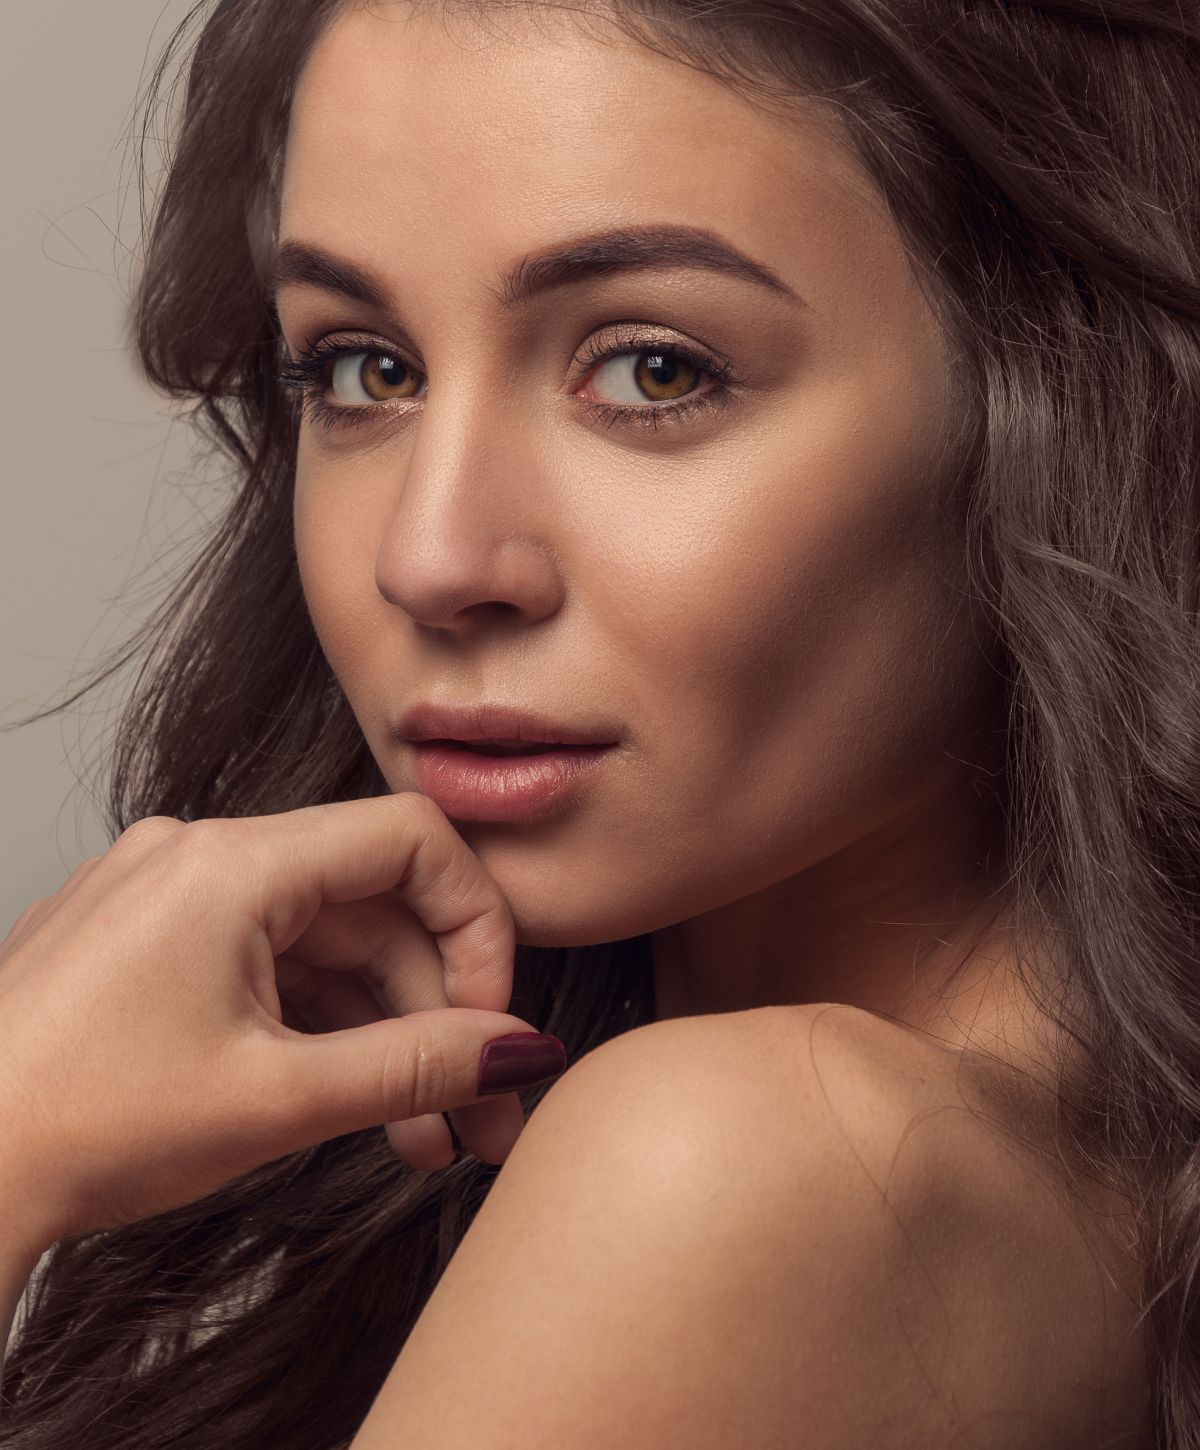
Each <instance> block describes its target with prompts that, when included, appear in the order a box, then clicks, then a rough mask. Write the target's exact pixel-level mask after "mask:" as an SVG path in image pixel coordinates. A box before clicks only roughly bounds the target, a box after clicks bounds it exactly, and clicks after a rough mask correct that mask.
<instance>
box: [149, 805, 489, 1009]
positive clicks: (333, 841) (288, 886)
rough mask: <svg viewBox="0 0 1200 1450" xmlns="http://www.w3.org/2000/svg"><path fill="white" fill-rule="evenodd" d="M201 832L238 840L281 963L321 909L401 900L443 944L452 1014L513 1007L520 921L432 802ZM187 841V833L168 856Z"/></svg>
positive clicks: (233, 851) (232, 846)
mask: <svg viewBox="0 0 1200 1450" xmlns="http://www.w3.org/2000/svg"><path fill="white" fill-rule="evenodd" d="M197 827H198V828H201V829H203V828H204V827H210V828H211V827H215V828H218V829H219V831H220V832H221V833H222V834H224V835H226V836H227V838H228V839H227V846H228V853H229V854H228V857H227V859H228V860H229V861H230V862H231V863H232V864H233V865H235V867H236V871H237V875H238V883H239V886H240V887H241V889H242V891H243V900H245V901H246V902H247V904H248V906H249V908H250V911H251V913H252V915H253V918H254V920H255V921H256V922H257V924H258V925H259V926H260V927H261V928H262V930H263V932H264V933H265V934H266V937H267V940H268V941H269V942H270V945H271V951H272V952H273V953H274V954H275V955H276V956H278V955H279V953H281V952H284V951H286V950H287V949H288V947H289V946H291V945H292V943H293V942H294V941H295V940H296V938H297V937H298V936H299V935H300V934H301V932H303V931H304V929H305V928H306V927H307V926H308V925H309V923H310V922H311V921H312V920H313V918H314V917H315V916H316V914H317V912H318V911H319V910H320V908H321V905H322V903H324V902H344V901H357V900H361V899H362V898H363V897H367V896H373V895H375V894H377V893H379V892H384V891H394V892H396V893H397V895H399V896H400V898H401V899H402V900H403V901H404V902H405V904H406V905H407V906H409V907H410V908H411V909H412V911H413V912H414V913H415V914H416V915H417V917H418V918H419V919H420V920H421V922H422V923H423V925H424V926H425V928H426V929H427V930H428V931H429V932H430V934H431V935H432V936H433V937H434V938H435V940H436V941H437V944H438V949H439V951H440V952H441V956H442V963H443V972H444V976H445V982H446V998H447V1001H448V1003H449V1005H450V1006H452V1007H480V1008H483V1009H485V1010H488V1011H492V1010H496V1008H495V1003H496V1001H497V996H496V989H497V986H498V985H501V986H502V987H503V990H504V994H505V995H504V1001H505V1002H506V1003H507V1001H508V999H509V997H510V996H511V994H512V967H513V953H514V951H515V947H516V928H515V925H514V922H513V917H512V912H511V911H510V910H509V907H508V903H507V901H505V899H504V896H503V894H502V893H501V891H500V888H499V887H498V886H497V885H496V883H495V881H494V880H493V879H492V877H491V876H490V875H489V874H488V872H487V871H486V870H485V869H484V867H483V863H482V862H481V861H480V860H479V858H478V856H476V855H475V853H474V852H473V851H472V850H471V848H470V847H469V846H468V845H467V843H466V842H465V841H464V840H463V838H462V837H461V836H460V835H459V834H458V832H457V831H456V830H455V829H454V827H453V825H452V824H451V822H450V820H449V817H447V815H446V814H445V812H444V811H443V810H442V808H441V807H440V806H439V805H437V804H436V802H434V801H433V800H431V799H430V798H429V797H428V796H425V795H421V794H420V793H419V792H417V791H401V792H398V793H396V794H394V795H386V796H370V797H367V798H366V799H363V800H354V801H334V802H330V803H328V804H324V805H315V806H302V807H300V808H299V809H298V810H294V811H283V812H279V813H277V814H274V815H266V816H253V817H243V818H238V819H230V818H213V819H210V820H204V821H197V822H194V823H193V825H192V826H189V827H188V830H194V829H195V828H197ZM231 828H232V829H231ZM234 831H236V832H237V835H236V837H235V836H234V834H233V832H234ZM186 835H187V831H184V832H180V833H178V834H177V835H176V836H175V837H173V838H172V839H171V840H170V841H169V842H168V843H167V845H166V847H165V849H168V850H169V849H171V848H172V847H173V846H174V845H175V843H176V842H182V840H183V838H184V837H185V836H186ZM397 969H398V970H399V969H402V968H400V967H398V968H397Z"/></svg>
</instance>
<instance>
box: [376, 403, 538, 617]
mask: <svg viewBox="0 0 1200 1450" xmlns="http://www.w3.org/2000/svg"><path fill="white" fill-rule="evenodd" d="M502 407H503V405H502V404H500V403H498V404H497V405H496V406H488V407H484V408H480V407H476V408H474V409H471V408H470V407H469V404H468V405H467V406H464V404H463V402H462V401H461V395H460V401H459V404H458V405H457V407H455V406H454V405H453V401H452V399H450V398H449V397H448V395H447V394H445V393H443V394H442V395H441V398H440V404H433V403H426V405H425V408H424V410H423V412H422V416H421V418H420V419H419V421H418V423H417V434H416V438H415V441H414V443H413V445H412V447H411V448H410V449H409V450H408V451H407V454H406V456H405V459H404V462H403V464H402V470H401V472H400V474H399V476H398V478H397V481H396V489H395V497H394V502H393V504H392V507H391V509H390V511H389V513H388V514H387V516H386V521H385V525H384V530H383V535H382V537H381V539H380V541H379V548H378V551H377V553H376V559H375V586H376V588H377V589H378V590H379V593H380V594H381V595H382V596H383V598H384V599H386V600H387V601H388V603H389V604H393V605H395V606H396V607H397V608H398V609H402V610H403V611H404V612H405V614H407V615H408V616H409V617H410V618H411V619H412V620H413V621H414V623H416V624H419V625H424V626H425V627H427V628H430V629H439V630H443V631H451V632H454V633H459V634H463V633H467V632H470V631H471V630H477V629H478V628H479V627H480V625H481V624H483V623H485V622H487V621H500V622H506V623H514V624H534V623H537V622H539V621H541V620H544V619H546V618H548V617H549V616H550V615H552V614H553V613H555V611H556V610H558V609H559V608H560V607H561V605H562V600H563V589H564V581H563V579H562V576H561V572H560V569H559V564H558V559H559V553H558V548H557V545H556V534H557V532H558V530H560V529H561V527H562V521H561V519H559V518H556V517H555V515H556V513H557V512H561V510H556V509H555V507H554V490H553V488H552V487H551V486H550V482H549V480H547V479H546V478H545V477H544V476H541V475H539V464H538V463H537V461H536V457H535V454H536V450H535V449H534V448H532V447H531V446H530V440H531V438H532V436H533V431H532V430H533V425H532V424H530V425H528V426H527V427H526V428H525V429H523V430H522V429H520V428H519V427H518V426H516V425H515V423H514V420H513V418H512V417H511V401H510V403H509V409H510V416H509V418H508V419H507V421H504V420H501V419H500V418H499V414H500V412H501V411H502ZM541 469H542V471H543V473H544V471H545V464H544V463H543V464H542V465H541Z"/></svg>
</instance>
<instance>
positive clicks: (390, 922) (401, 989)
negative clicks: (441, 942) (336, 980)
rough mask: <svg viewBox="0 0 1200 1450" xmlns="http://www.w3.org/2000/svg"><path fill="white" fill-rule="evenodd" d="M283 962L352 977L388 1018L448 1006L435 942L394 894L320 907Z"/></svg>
mask: <svg viewBox="0 0 1200 1450" xmlns="http://www.w3.org/2000/svg"><path fill="white" fill-rule="evenodd" d="M287 957H288V958H289V959H290V960H292V961H295V962H303V963H305V964H306V965H307V966H309V967H311V968H314V969H319V970H321V971H323V972H327V973H330V974H332V973H343V974H345V975H346V976H347V977H348V978H349V977H353V976H357V977H358V978H359V979H360V980H361V981H362V982H365V983H366V985H367V986H368V987H369V988H370V990H371V993H372V995H373V999H375V1000H377V1001H378V1002H379V1004H380V1005H381V1006H382V1007H383V1008H384V1009H385V1010H386V1011H387V1012H388V1013H390V1014H391V1015H392V1016H396V1017H401V1016H403V1015H404V1014H405V1013H406V1012H421V1011H425V1010H428V1009H432V1008H435V1007H449V1006H452V1005H454V1004H453V1003H451V1002H450V1001H449V1000H448V997H447V993H446V983H445V977H444V973H443V970H442V954H441V952H440V951H439V950H438V944H437V942H436V940H435V939H434V937H433V936H432V935H431V934H430V932H429V930H428V928H427V927H426V926H425V925H424V923H423V922H422V921H421V919H420V918H419V917H418V916H417V915H416V913H415V912H414V911H413V910H412V909H411V908H410V907H408V906H406V905H405V904H404V902H403V901H401V900H400V898H399V897H398V896H397V895H396V894H395V893H394V892H384V893H381V894H380V895H378V896H370V897H367V898H366V899H365V900H363V901H349V902H333V903H330V904H327V905H325V906H323V907H322V908H321V910H320V911H319V912H318V913H317V914H316V916H315V917H314V918H313V920H312V921H311V922H310V924H309V925H308V926H307V927H306V928H305V929H304V931H302V932H301V933H300V935H299V936H298V937H297V938H296V940H295V941H294V942H293V943H292V944H291V946H290V947H288V949H287Z"/></svg>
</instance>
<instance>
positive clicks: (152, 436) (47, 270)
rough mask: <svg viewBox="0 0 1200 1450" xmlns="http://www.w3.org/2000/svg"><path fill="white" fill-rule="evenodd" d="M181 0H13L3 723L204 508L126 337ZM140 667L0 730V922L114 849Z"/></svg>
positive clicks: (97, 649) (172, 427) (71, 674)
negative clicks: (108, 830) (107, 793)
mask: <svg viewBox="0 0 1200 1450" xmlns="http://www.w3.org/2000/svg"><path fill="white" fill-rule="evenodd" d="M191 4H192V0H67V3H66V4H46V3H44V0H8V3H7V4H6V5H5V7H4V44H3V46H2V47H0V136H2V138H3V139H2V140H0V146H3V148H4V167H3V176H4V184H5V197H4V225H3V229H2V230H0V260H2V263H3V265H2V266H0V273H2V275H3V284H2V285H3V289H4V291H3V312H2V316H3V320H4V337H3V343H2V345H0V354H2V362H0V367H2V368H3V376H2V377H0V409H2V410H3V415H2V424H3V431H2V440H3V441H2V448H3V453H2V455H0V456H2V460H3V461H2V464H0V727H3V726H7V725H10V724H12V723H13V722H14V721H15V720H17V719H19V718H21V717H23V716H25V715H28V714H31V713H33V712H34V711H35V710H38V709H42V708H45V707H46V706H48V705H51V704H54V703H57V702H58V701H60V700H62V699H64V698H65V697H66V695H67V694H68V693H69V690H68V687H69V686H70V684H71V681H72V679H76V680H79V681H80V682H81V681H82V678H83V674H84V671H85V670H86V668H87V667H88V666H89V665H92V664H95V663H96V662H97V661H98V660H99V659H100V657H101V655H102V654H103V653H104V652H105V650H106V648H110V647H112V646H114V645H117V644H119V643H120V642H121V641H122V640H124V639H126V638H128V636H129V634H130V632H131V630H132V629H133V628H134V626H135V625H136V624H137V623H138V621H139V620H141V619H142V618H144V617H145V616H146V615H147V614H148V613H149V609H150V606H151V605H152V604H153V603H154V602H156V601H157V599H158V598H160V597H161V592H160V590H159V589H157V588H156V584H157V583H159V582H160V581H161V579H162V576H163V574H164V571H165V570H166V569H168V568H169V567H170V566H171V565H172V564H173V563H177V562H179V559H180V556H181V553H190V552H191V548H190V541H191V540H192V539H193V538H194V535H195V532H196V530H197V529H198V528H199V527H201V526H202V525H203V522H204V520H203V513H204V509H205V507H206V506H207V507H209V509H210V511H211V507H212V503H213V496H212V494H211V492H209V493H208V494H206V491H205V486H204V482H203V473H204V465H203V460H202V459H201V460H199V467H198V465H197V463H196V462H193V458H192V454H193V453H194V452H195V449H196V445H195V442H194V441H193V440H192V438H191V436H190V431H189V429H188V427H187V425H186V423H185V422H183V421H182V420H181V419H178V418H177V417H176V416H175V412H176V407H175V405H174V404H172V403H171V401H170V400H168V399H166V398H164V397H162V396H160V395H159V394H157V393H155V392H154V391H152V390H151V389H150V387H149V386H148V385H147V384H146V383H145V381H144V380H143V379H142V377H141V375H140V373H139V372H138V371H137V368H136V365H135V363H134V361H133V357H132V353H131V350H130V348H129V346H128V336H127V314H128V293H129V290H130V283H131V281H132V277H133V275H134V271H133V268H134V267H135V266H136V256H137V251H138V247H139V243H140V235H139V234H140V228H141V216H140V203H139V193H138V181H137V174H136V168H135V154H136V153H135V150H134V144H135V140H134V137H135V131H140V109H141V108H140V106H139V104H138V97H139V93H140V92H141V91H142V89H143V87H144V86H145V85H146V83H147V82H148V81H149V78H150V74H151V70H152V66H153V63H154V61H155V60H156V59H157V56H158V53H159V51H160V50H161V48H162V46H163V45H164V44H165V42H166V40H167V39H168V38H169V36H170V34H171V32H172V31H173V30H174V28H175V26H176V24H177V23H178V22H179V21H181V20H182V19H183V18H184V16H185V15H186V13H187V12H188V10H189V9H190V8H191ZM192 33H193V34H194V31H193V32H192ZM178 98H179V99H180V100H181V99H182V90H180V92H179V93H178ZM161 128H162V117H161V115H160V118H159V129H160V130H161ZM148 156H149V160H150V162H151V163H156V162H157V161H158V160H159V158H160V156H161V152H160V149H159V148H158V147H157V146H152V147H151V149H150V151H149V153H148ZM159 175H160V173H159V171H158V170H157V167H156V166H154V165H153V164H152V169H151V173H150V177H149V180H150V182H151V184H153V183H155V182H156V181H157V180H158V179H159ZM131 679H132V674H131V672H130V671H124V672H122V674H121V675H120V676H119V678H118V679H117V680H116V681H114V682H110V683H109V684H106V685H103V686H100V687H99V688H98V689H97V690H96V691H93V692H91V693H89V694H88V695H86V696H85V697H84V699H83V700H81V701H80V702H78V703H77V704H76V705H74V706H72V707H70V708H68V709H67V710H66V711H65V712H64V713H63V714H61V715H58V716H54V717H52V718H51V719H49V720H45V721H40V722H38V723H36V724H32V725H28V726H25V727H23V728H21V729H17V730H12V731H9V732H8V733H5V734H0V787H2V788H3V800H4V807H5V820H4V831H3V839H2V842H0V853H2V854H0V937H2V936H3V935H4V933H5V932H7V931H8V929H9V927H10V926H11V924H12V922H13V921H14V920H15V919H16V917H17V916H19V915H20V913H21V912H22V911H23V910H24V909H25V907H26V906H28V905H30V904H31V903H32V902H33V901H34V900H36V899H37V898H38V897H41V896H46V895H49V894H50V893H51V892H53V891H56V890H57V889H58V888H59V887H60V886H61V885H62V884H63V882H64V881H65V880H66V878H67V877H68V876H69V875H70V873H71V871H72V870H74V868H75V867H76V866H77V865H78V864H79V863H80V862H81V861H82V860H84V859H85V858H86V857H87V856H90V855H94V854H96V853H97V852H99V851H102V850H104V849H106V848H107V846H108V844H109V840H108V837H107V836H106V835H105V834H104V832H103V830H102V820H103V815H102V812H101V810H100V809H99V807H98V803H97V801H96V799H95V798H94V793H93V792H92V790H91V788H90V782H91V781H92V780H93V779H95V778H96V769H95V768H96V766H97V764H98V755H97V752H98V751H102V750H103V743H104V732H105V730H106V728H107V729H109V730H110V731H111V726H112V725H113V724H114V723H115V719H116V707H117V706H118V704H119V702H120V699H121V697H122V694H123V688H122V687H124V689H125V690H127V688H128V685H129V683H131ZM81 782H82V783H81Z"/></svg>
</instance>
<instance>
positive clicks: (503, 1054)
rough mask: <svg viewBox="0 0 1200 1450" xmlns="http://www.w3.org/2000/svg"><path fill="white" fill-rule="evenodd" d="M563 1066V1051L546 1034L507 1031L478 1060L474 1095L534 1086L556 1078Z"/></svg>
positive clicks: (486, 1047) (565, 1061)
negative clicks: (477, 1081)
mask: <svg viewBox="0 0 1200 1450" xmlns="http://www.w3.org/2000/svg"><path fill="white" fill-rule="evenodd" d="M566 1065H567V1049H566V1047H565V1046H564V1045H563V1043H562V1042H560V1041H559V1039H558V1038H557V1037H555V1036H554V1035H553V1034H552V1033H549V1032H510V1033H508V1035H507V1036H505V1037H497V1038H494V1039H493V1040H492V1041H491V1042H489V1043H488V1044H487V1045H486V1046H485V1047H484V1049H483V1053H482V1054H481V1056H480V1058H479V1086H478V1087H477V1088H476V1089H475V1092H476V1095H477V1096H480V1097H482V1096H484V1095H485V1094H487V1093H507V1092H512V1091H513V1089H514V1088H523V1087H534V1086H536V1085H537V1084H538V1083H541V1082H548V1081H549V1080H550V1079H551V1078H554V1077H557V1076H558V1075H559V1073H560V1072H562V1070H563V1068H565V1067H566Z"/></svg>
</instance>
